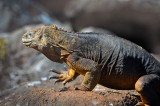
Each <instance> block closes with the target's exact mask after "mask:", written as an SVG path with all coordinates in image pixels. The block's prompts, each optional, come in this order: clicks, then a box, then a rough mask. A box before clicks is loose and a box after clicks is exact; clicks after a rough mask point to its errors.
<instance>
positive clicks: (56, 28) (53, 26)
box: [49, 24, 73, 33]
mask: <svg viewBox="0 0 160 106" xmlns="http://www.w3.org/2000/svg"><path fill="white" fill-rule="evenodd" d="M49 27H50V28H54V29H55V30H59V31H64V32H69V33H73V32H72V31H71V30H70V31H67V29H65V30H64V28H63V27H60V28H58V26H57V25H56V24H55V25H52V26H49Z"/></svg>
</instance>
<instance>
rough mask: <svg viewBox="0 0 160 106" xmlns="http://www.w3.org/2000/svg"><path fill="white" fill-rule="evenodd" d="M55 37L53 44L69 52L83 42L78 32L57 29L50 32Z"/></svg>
mask: <svg viewBox="0 0 160 106" xmlns="http://www.w3.org/2000/svg"><path fill="white" fill-rule="evenodd" d="M50 35H51V36H52V37H53V42H54V44H53V45H56V46H57V47H60V48H61V49H63V50H66V51H67V52H72V51H74V50H75V49H76V48H78V47H79V46H80V45H81V44H82V40H81V39H80V38H79V37H78V35H77V34H76V33H70V32H65V31H59V30H55V31H54V32H52V33H50Z"/></svg>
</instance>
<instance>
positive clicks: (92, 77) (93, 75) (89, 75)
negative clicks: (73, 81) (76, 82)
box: [75, 70, 101, 91]
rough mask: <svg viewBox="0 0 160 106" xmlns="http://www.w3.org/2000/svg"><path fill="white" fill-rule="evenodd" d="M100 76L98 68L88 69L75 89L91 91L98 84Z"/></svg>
mask: <svg viewBox="0 0 160 106" xmlns="http://www.w3.org/2000/svg"><path fill="white" fill-rule="evenodd" d="M100 76H101V74H100V70H90V71H89V72H86V74H85V77H84V79H83V82H82V84H81V86H79V87H76V88H75V90H82V91H92V90H93V89H94V87H95V86H96V85H97V84H98V82H99V79H100Z"/></svg>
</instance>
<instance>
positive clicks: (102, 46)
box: [22, 25, 160, 106]
mask: <svg viewBox="0 0 160 106" xmlns="http://www.w3.org/2000/svg"><path fill="white" fill-rule="evenodd" d="M22 42H23V44H24V45H26V46H28V47H30V48H34V49H36V50H38V51H40V52H42V53H43V54H44V55H46V57H48V58H49V59H50V60H52V61H54V62H58V63H63V62H65V63H67V64H68V66H69V67H70V68H71V69H68V71H56V70H52V71H53V72H55V73H57V74H59V75H57V76H52V77H51V78H54V79H58V81H63V83H64V84H66V83H67V82H69V81H72V80H74V79H75V78H76V77H77V76H78V75H79V74H81V75H84V76H85V77H84V80H83V82H82V85H81V86H79V87H77V88H76V90H85V91H91V90H93V89H94V87H95V86H96V85H97V84H101V85H103V86H106V87H109V88H114V89H136V90H137V91H138V92H139V94H140V97H141V99H142V102H141V103H138V104H137V105H146V106H147V105H155V106H156V105H160V102H159V100H160V98H159V96H160V63H159V62H158V61H157V60H156V59H155V58H154V57H153V56H151V55H150V54H149V53H148V52H147V51H145V50H144V49H143V48H141V47H140V46H138V45H136V44H134V43H132V42H130V41H127V40H125V39H122V38H119V37H116V36H112V35H108V34H97V33H70V32H66V31H63V29H62V28H59V29H58V28H57V26H56V25H53V26H42V27H40V28H38V29H35V30H32V31H29V32H27V33H26V34H25V35H24V36H23V38H22Z"/></svg>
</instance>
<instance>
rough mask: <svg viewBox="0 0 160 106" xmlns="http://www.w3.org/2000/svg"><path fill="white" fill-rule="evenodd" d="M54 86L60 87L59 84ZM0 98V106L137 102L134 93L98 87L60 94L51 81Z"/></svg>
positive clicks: (124, 105)
mask: <svg viewBox="0 0 160 106" xmlns="http://www.w3.org/2000/svg"><path fill="white" fill-rule="evenodd" d="M78 82H79V79H77V81H75V82H74V83H70V84H68V86H67V87H71V86H74V85H75V83H78ZM34 84H35V85H34ZM38 84H39V85H38ZM55 86H56V87H58V88H60V87H62V86H61V85H59V84H57V85H55ZM6 92H7V93H6ZM2 95H3V97H1V96H2ZM0 97H1V101H0V105H5V106H10V105H12V106H17V105H20V106H25V105H27V106H33V105H34V106H64V105H65V106H94V105H96V106H99V105H101V106H132V105H135V104H136V103H137V102H138V101H139V96H138V95H137V93H136V92H135V91H116V90H112V89H107V88H104V87H102V86H99V85H98V86H97V87H96V89H95V90H94V91H91V92H90V91H88V92H87V91H72V90H69V89H68V90H66V91H61V92H60V91H59V89H55V88H53V81H50V82H46V81H45V82H42V81H41V82H40V83H35V82H31V83H26V84H23V85H21V86H19V87H17V88H14V89H10V90H6V91H5V92H3V93H2V94H1V95H0Z"/></svg>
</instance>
